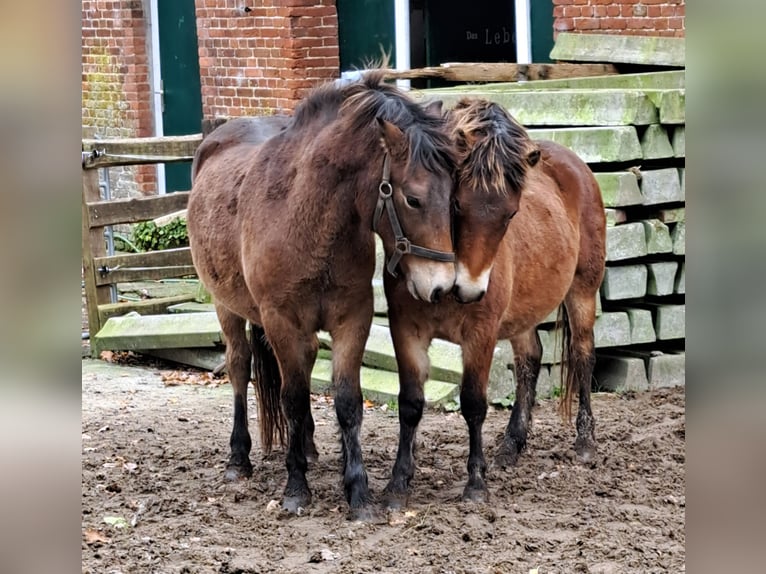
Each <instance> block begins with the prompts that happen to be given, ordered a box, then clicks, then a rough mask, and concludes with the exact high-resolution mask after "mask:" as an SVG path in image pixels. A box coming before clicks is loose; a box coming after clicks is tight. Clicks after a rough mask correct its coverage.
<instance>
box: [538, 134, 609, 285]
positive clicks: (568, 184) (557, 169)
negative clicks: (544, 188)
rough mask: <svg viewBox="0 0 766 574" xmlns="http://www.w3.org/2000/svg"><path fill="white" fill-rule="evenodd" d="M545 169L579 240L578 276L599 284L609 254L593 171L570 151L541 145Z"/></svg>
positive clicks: (545, 144) (598, 191)
mask: <svg viewBox="0 0 766 574" xmlns="http://www.w3.org/2000/svg"><path fill="white" fill-rule="evenodd" d="M538 146H539V149H540V151H541V159H542V160H543V161H541V162H540V163H541V164H542V167H543V169H544V170H545V171H546V173H548V175H550V177H551V178H552V179H553V180H554V181H555V182H556V184H557V186H558V188H559V190H560V195H561V197H562V200H563V201H564V204H565V205H566V207H567V212H568V214H569V217H570V219H571V220H572V221H573V222H574V223H575V224H576V226H577V229H578V230H579V236H580V248H579V254H578V264H577V270H578V273H580V274H581V275H582V274H586V275H589V276H590V277H589V282H590V283H592V284H595V285H596V286H597V285H598V284H600V282H601V278H602V276H603V270H604V257H605V254H606V215H605V213H604V203H603V200H602V197H601V190H600V188H599V186H598V182H597V181H596V178H595V177H594V175H593V172H592V171H591V169H590V167H588V164H586V163H585V162H584V161H583V160H582V159H581V158H580V157H579V156H578V155H577V154H576V153H574V152H573V151H572V150H570V149H569V148H567V147H565V146H563V145H561V144H558V143H556V142H552V141H547V140H543V141H539V142H538Z"/></svg>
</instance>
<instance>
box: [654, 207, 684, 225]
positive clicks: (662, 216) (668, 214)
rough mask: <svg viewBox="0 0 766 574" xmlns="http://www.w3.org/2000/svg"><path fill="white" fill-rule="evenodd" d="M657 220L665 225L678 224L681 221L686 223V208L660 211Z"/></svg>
mask: <svg viewBox="0 0 766 574" xmlns="http://www.w3.org/2000/svg"><path fill="white" fill-rule="evenodd" d="M656 219H659V220H660V221H662V223H664V224H665V225H667V224H668V223H678V222H679V221H686V208H685V207H673V208H669V209H660V210H659V211H658V212H657V217H656Z"/></svg>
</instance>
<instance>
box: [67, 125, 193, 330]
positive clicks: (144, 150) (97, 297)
mask: <svg viewBox="0 0 766 574" xmlns="http://www.w3.org/2000/svg"><path fill="white" fill-rule="evenodd" d="M201 141H202V134H195V135H188V136H170V137H152V138H129V139H115V140H92V139H84V140H82V183H83V185H82V264H83V281H84V286H85V298H86V305H87V309H88V329H89V331H90V334H91V336H93V335H95V334H96V333H97V332H98V331H99V330H100V329H101V327H102V326H103V325H104V323H105V322H106V320H107V319H108V318H109V317H111V316H114V315H118V314H124V313H127V312H130V311H138V312H141V313H162V312H164V310H165V309H166V308H167V307H168V305H172V304H175V303H179V302H182V301H186V300H189V299H190V298H191V297H189V296H186V295H180V296H173V297H162V298H156V299H149V300H144V301H138V302H123V303H117V302H115V301H113V300H112V299H113V298H112V296H111V288H110V286H111V285H116V284H117V283H122V282H133V281H142V280H157V279H165V278H170V277H185V276H190V275H195V274H196V272H195V270H194V266H193V264H192V259H191V251H190V250H189V248H188V247H184V248H180V249H167V250H163V251H156V252H149V253H129V254H120V255H108V254H107V248H106V240H105V230H106V229H107V228H109V227H111V226H114V225H119V224H127V223H138V222H141V221H148V220H152V219H155V218H157V217H161V216H163V215H167V214H170V213H173V212H176V211H179V210H182V209H184V208H185V207H186V204H187V202H188V199H189V193H188V192H177V193H171V194H167V195H160V196H153V197H145V198H135V199H105V198H103V197H102V194H101V188H100V183H99V174H98V171H99V169H101V168H103V169H107V168H110V167H115V166H125V165H141V164H156V163H175V162H183V161H190V160H191V159H192V158H193V156H194V151H195V150H196V149H197V146H198V145H199V144H200V142H201ZM107 177H108V174H107Z"/></svg>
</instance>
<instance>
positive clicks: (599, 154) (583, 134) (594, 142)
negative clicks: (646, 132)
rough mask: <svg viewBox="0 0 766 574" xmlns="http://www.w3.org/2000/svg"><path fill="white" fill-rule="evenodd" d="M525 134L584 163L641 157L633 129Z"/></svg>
mask: <svg viewBox="0 0 766 574" xmlns="http://www.w3.org/2000/svg"><path fill="white" fill-rule="evenodd" d="M653 125H656V124H653ZM649 128H651V126H649ZM528 132H529V135H530V137H531V138H532V139H536V140H540V139H544V140H553V141H555V142H557V143H559V144H561V145H563V146H566V147H568V148H569V149H571V150H572V151H574V152H575V153H576V154H577V155H578V156H580V158H581V159H582V160H583V161H585V162H587V163H601V162H624V161H633V160H637V159H641V158H643V157H644V152H643V150H642V147H641V143H640V142H639V139H638V133H637V132H636V129H635V128H634V127H633V126H613V127H582V128H580V127H577V128H557V129H530V130H528ZM668 146H670V142H668Z"/></svg>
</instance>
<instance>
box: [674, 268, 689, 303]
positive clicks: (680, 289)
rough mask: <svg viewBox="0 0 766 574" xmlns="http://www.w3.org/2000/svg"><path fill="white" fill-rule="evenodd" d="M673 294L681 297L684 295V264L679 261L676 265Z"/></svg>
mask: <svg viewBox="0 0 766 574" xmlns="http://www.w3.org/2000/svg"><path fill="white" fill-rule="evenodd" d="M673 293H677V294H679V295H683V294H685V293H686V262H684V261H681V263H680V264H679V265H678V272H677V273H676V278H675V282H674V284H673Z"/></svg>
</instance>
